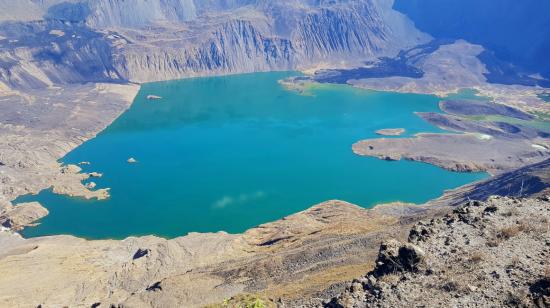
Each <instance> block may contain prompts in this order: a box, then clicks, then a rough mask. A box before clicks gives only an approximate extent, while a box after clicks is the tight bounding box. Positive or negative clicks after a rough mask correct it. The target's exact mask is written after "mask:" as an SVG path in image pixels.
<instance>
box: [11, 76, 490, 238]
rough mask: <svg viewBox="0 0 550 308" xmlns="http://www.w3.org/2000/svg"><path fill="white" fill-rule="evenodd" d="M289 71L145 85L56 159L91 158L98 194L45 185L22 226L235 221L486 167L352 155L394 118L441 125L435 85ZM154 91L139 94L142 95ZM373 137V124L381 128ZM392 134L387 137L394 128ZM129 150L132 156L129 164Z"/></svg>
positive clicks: (390, 194)
mask: <svg viewBox="0 0 550 308" xmlns="http://www.w3.org/2000/svg"><path fill="white" fill-rule="evenodd" d="M293 74H294V73H258V74H246V75H235V76H227V77H213V78H195V79H186V80H179V81H170V82H162V83H150V84H145V85H143V87H142V89H141V91H140V93H139V94H138V96H137V97H136V99H135V102H134V104H133V105H132V107H131V108H130V109H129V110H128V111H127V112H125V113H124V114H123V115H122V116H121V117H120V118H118V119H117V120H116V121H115V122H114V123H113V124H112V125H111V126H109V127H108V128H107V129H106V130H105V131H103V132H102V133H100V134H99V135H98V136H97V138H94V139H92V140H90V141H88V142H86V143H84V144H83V145H82V146H80V147H78V148H77V149H75V150H74V151H72V152H71V153H69V154H68V155H67V156H66V157H64V158H63V159H62V161H63V162H64V163H79V162H82V161H89V162H91V165H89V166H88V165H85V166H83V169H84V171H88V172H91V171H97V172H101V173H103V174H104V175H103V177H102V178H99V179H93V181H94V182H96V183H97V187H98V188H106V187H110V188H111V192H110V193H111V198H110V199H108V200H105V201H95V200H83V199H79V198H70V197H66V196H59V195H55V194H53V193H51V191H49V190H46V191H43V192H41V193H40V194H39V195H37V196H24V197H21V198H19V200H17V201H18V202H23V201H34V200H37V201H40V202H42V204H44V206H46V207H47V208H48V209H49V211H50V215H48V216H47V217H45V218H44V219H43V220H42V221H41V224H40V225H39V226H37V227H34V228H28V229H26V230H25V231H24V235H25V236H28V237H33V236H41V235H51V234H73V235H76V236H82V237H85V238H93V239H97V238H117V239H119V238H124V237H127V236H131V235H145V234H155V235H159V236H164V237H169V238H171V237H176V236H180V235H185V234H186V233H188V232H194V231H196V232H214V231H220V230H223V231H227V232H230V233H236V232H242V231H244V230H246V229H248V228H250V227H253V226H256V225H259V224H261V223H265V222H269V221H273V220H276V219H279V218H281V217H284V216H286V215H289V214H292V213H296V212H298V211H300V210H304V209H306V208H308V207H310V206H312V205H314V204H317V203H319V202H322V201H326V200H330V199H341V200H345V201H348V202H351V203H355V204H357V205H361V206H363V207H371V206H373V205H374V204H377V203H383V202H390V201H406V202H415V203H422V202H425V201H428V200H430V199H433V198H436V197H438V196H440V195H441V194H442V193H443V191H444V190H445V189H451V188H455V187H458V186H461V185H464V184H466V183H469V182H473V181H476V180H479V179H482V178H485V177H486V176H487V175H486V174H484V173H456V172H449V171H446V170H443V169H440V168H437V167H434V166H431V165H428V164H423V163H416V162H410V161H399V162H388V161H382V160H378V159H375V158H367V157H360V156H357V155H355V154H354V153H353V152H352V150H351V146H352V144H353V143H354V142H357V141H359V140H361V139H366V138H375V137H377V136H376V134H375V131H376V130H377V129H382V128H398V127H402V128H405V129H406V130H407V132H406V134H404V135H403V136H410V135H413V134H415V133H418V132H440V131H441V130H439V129H438V128H436V127H433V126H431V125H430V124H428V123H426V122H424V121H423V120H422V119H420V118H419V117H417V116H416V115H415V114H414V112H415V111H439V108H438V101H439V99H438V98H436V97H435V96H428V95H412V94H398V93H382V92H373V91H366V90H360V89H355V88H352V87H349V86H343V85H326V86H325V85H322V86H316V87H314V88H311V89H310V90H309V91H308V93H306V94H300V93H298V92H295V91H290V90H287V89H285V88H284V87H283V86H282V85H280V84H279V83H278V80H280V79H283V78H285V77H288V76H292V75H293ZM150 94H154V95H159V96H162V99H160V100H147V98H146V97H147V95H150ZM378 137H379V136H378ZM390 138H391V137H390ZM129 157H134V158H135V159H136V160H137V161H138V163H136V164H129V163H127V159H128V158H129Z"/></svg>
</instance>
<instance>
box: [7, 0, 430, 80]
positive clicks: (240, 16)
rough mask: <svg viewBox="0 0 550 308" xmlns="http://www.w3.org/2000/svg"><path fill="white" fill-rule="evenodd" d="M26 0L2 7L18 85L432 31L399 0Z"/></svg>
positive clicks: (383, 46)
mask: <svg viewBox="0 0 550 308" xmlns="http://www.w3.org/2000/svg"><path fill="white" fill-rule="evenodd" d="M25 3H26V4H25ZM25 3H23V2H21V3H19V4H17V5H15V4H12V3H11V2H10V1H7V0H0V7H5V9H6V10H8V11H13V12H14V13H15V15H16V16H15V17H14V18H12V19H15V20H16V21H13V20H8V18H7V17H5V16H3V15H1V14H0V21H2V20H3V21H4V22H2V23H0V59H1V61H2V62H1V65H0V78H1V82H3V83H4V84H7V85H9V86H10V87H16V88H17V87H40V86H46V85H51V84H55V83H75V82H85V81H119V80H129V81H135V82H147V81H155V80H167V79H175V78H183V77H188V76H202V75H213V74H227V73H241V72H253V71H268V70H291V69H296V68H300V67H305V66H309V65H312V64H316V63H318V62H324V63H336V62H338V63H340V62H342V61H347V62H353V63H357V62H360V61H363V60H367V59H372V58H374V57H379V56H388V55H394V54H396V53H397V52H398V51H399V50H401V49H403V48H407V47H410V46H414V45H417V44H419V43H421V42H425V41H426V40H428V39H429V37H428V36H426V35H424V34H422V33H421V32H419V31H418V30H416V29H415V28H414V26H413V25H412V23H410V22H409V21H408V20H407V19H406V18H405V17H404V16H403V15H401V14H399V13H397V12H395V11H393V9H392V5H393V0H340V1H320V0H307V1H300V0H283V1H277V2H274V1H267V0H207V1H197V0H150V1H137V0H126V1H114V0H97V1H89V0H73V1H61V0H32V1H31V0H29V1H27V2H25ZM22 7H23V8H24V7H28V8H29V10H30V11H31V12H33V14H32V18H23V17H21V16H19V15H21V14H19V13H18V12H21V11H22V10H23V8H22ZM19 19H25V20H24V21H22V20H19ZM28 19H31V20H32V21H29V20H28ZM2 38H4V39H2Z"/></svg>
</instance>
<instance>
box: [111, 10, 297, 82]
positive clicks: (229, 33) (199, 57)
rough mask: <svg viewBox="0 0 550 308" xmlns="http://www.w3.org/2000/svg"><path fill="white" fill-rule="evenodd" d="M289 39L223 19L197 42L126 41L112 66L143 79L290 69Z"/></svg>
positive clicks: (125, 75)
mask: <svg viewBox="0 0 550 308" xmlns="http://www.w3.org/2000/svg"><path fill="white" fill-rule="evenodd" d="M294 53H295V51H294V49H293V46H292V43H291V42H290V41H289V40H285V39H280V38H276V37H266V36H264V35H263V34H262V32H261V31H259V30H258V28H257V27H256V25H255V24H254V23H253V22H252V21H249V20H240V19H232V20H228V21H226V22H224V23H223V24H221V25H220V26H219V27H217V28H216V29H214V30H212V32H211V33H207V34H205V37H204V39H202V40H201V41H200V42H198V43H196V42H191V41H189V42H188V43H187V44H182V45H179V46H169V47H164V48H156V47H154V46H150V45H149V46H147V45H141V44H135V45H128V46H126V47H124V49H122V50H121V54H120V55H118V56H117V57H116V60H115V66H116V68H117V71H118V72H120V73H121V74H122V75H123V76H124V77H125V78H127V79H129V80H132V81H136V82H144V81H150V80H162V79H174V78H180V77H183V76H197V75H207V74H208V75H210V74H223V73H233V72H253V71H266V70H289V69H292V68H293V67H294V65H293V64H294Z"/></svg>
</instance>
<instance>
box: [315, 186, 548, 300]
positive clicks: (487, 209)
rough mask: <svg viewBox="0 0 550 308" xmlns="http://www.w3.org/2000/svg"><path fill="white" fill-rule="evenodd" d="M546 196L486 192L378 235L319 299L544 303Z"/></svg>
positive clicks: (546, 243) (546, 255) (546, 294)
mask: <svg viewBox="0 0 550 308" xmlns="http://www.w3.org/2000/svg"><path fill="white" fill-rule="evenodd" d="M548 260H550V199H549V198H548V197H542V198H538V199H516V198H508V197H491V198H490V199H489V200H488V201H487V202H479V201H471V202H468V203H466V204H465V205H463V206H460V207H457V208H456V209H454V210H453V211H452V213H450V214H446V215H444V216H442V217H437V218H434V219H431V220H423V221H420V222H418V223H416V224H415V225H414V226H413V228H412V229H411V230H410V232H409V236H408V240H407V241H405V242H400V241H397V240H394V239H389V240H385V241H384V242H383V243H382V244H381V246H380V250H379V253H378V258H377V259H376V263H375V267H374V269H373V270H372V271H370V272H369V273H368V274H367V275H366V276H363V277H361V278H359V279H355V280H353V282H352V283H350V284H349V285H348V287H347V288H346V291H345V292H343V293H342V294H340V295H338V296H336V297H334V298H332V299H331V300H330V301H328V302H325V303H324V304H323V306H324V307H331V308H333V307H406V306H410V305H414V306H416V307H548V306H550V264H549V263H548Z"/></svg>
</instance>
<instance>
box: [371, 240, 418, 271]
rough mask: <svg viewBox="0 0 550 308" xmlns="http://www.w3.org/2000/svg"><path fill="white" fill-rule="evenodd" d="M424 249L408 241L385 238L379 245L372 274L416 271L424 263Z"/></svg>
mask: <svg viewBox="0 0 550 308" xmlns="http://www.w3.org/2000/svg"><path fill="white" fill-rule="evenodd" d="M424 258H425V253H424V251H423V250H422V249H421V248H420V247H418V246H416V245H414V244H410V243H406V244H403V243H400V242H398V241H396V240H393V239H392V240H387V241H385V242H383V243H382V244H381V245H380V250H379V252H378V258H377V259H376V267H375V269H374V275H375V276H376V277H380V276H384V275H387V274H391V273H396V272H416V271H418V269H419V267H420V266H421V265H422V264H423V263H424Z"/></svg>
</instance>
